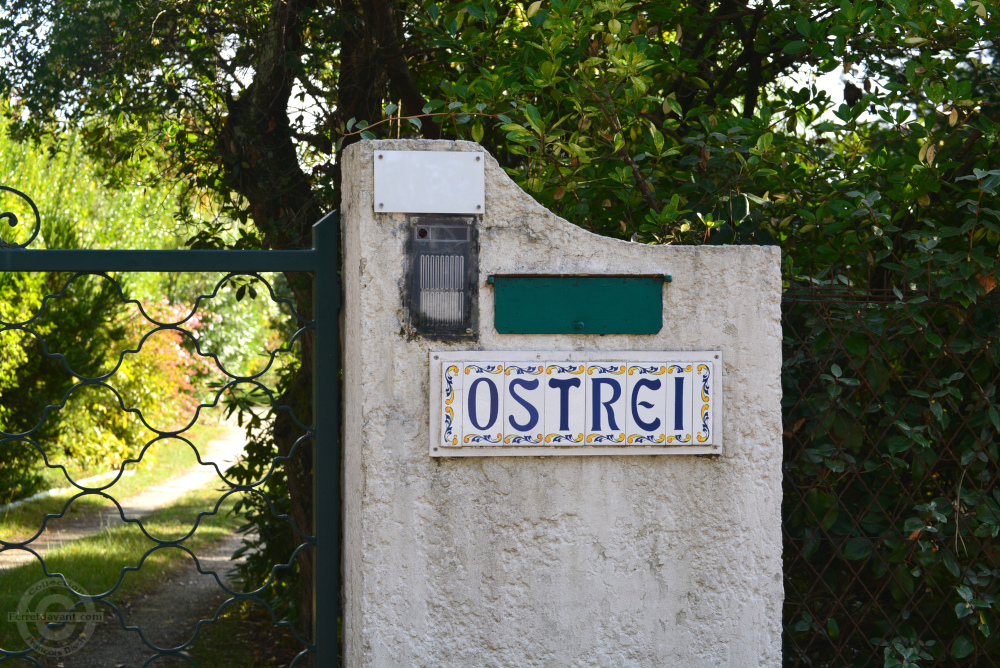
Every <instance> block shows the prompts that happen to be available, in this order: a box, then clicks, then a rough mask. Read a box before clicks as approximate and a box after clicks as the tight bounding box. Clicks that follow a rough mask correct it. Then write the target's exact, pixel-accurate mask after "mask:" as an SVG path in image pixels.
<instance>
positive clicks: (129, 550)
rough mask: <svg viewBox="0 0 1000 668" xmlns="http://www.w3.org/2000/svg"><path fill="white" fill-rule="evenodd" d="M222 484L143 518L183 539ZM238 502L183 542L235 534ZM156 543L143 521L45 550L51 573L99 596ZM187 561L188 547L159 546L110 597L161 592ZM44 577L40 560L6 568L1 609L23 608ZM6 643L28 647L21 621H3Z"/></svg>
mask: <svg viewBox="0 0 1000 668" xmlns="http://www.w3.org/2000/svg"><path fill="white" fill-rule="evenodd" d="M218 487H219V485H218V484H210V485H206V486H205V487H203V488H201V489H199V490H197V491H195V492H192V493H190V494H188V495H187V496H185V497H183V498H182V499H180V500H178V501H177V502H175V503H174V504H173V505H171V506H169V507H167V508H164V509H162V510H158V511H156V512H154V513H152V514H150V515H148V516H147V517H146V518H144V519H143V524H144V526H145V527H146V529H147V531H149V533H151V534H152V535H154V536H156V537H157V538H160V539H162V540H173V539H177V538H180V537H181V536H183V535H185V534H187V532H189V531H190V530H191V527H192V526H193V525H194V522H195V519H196V517H197V515H198V513H199V512H203V511H208V510H211V508H212V507H214V505H215V503H216V502H217V500H218V498H219V496H220V492H219V491H218ZM233 502H235V498H234V497H229V499H227V502H226V503H224V504H223V505H222V506H221V507H220V509H219V513H218V514H217V515H215V516H212V517H210V518H203V519H202V522H201V524H200V525H199V527H198V529H197V531H195V533H194V534H193V535H192V536H191V537H190V538H189V539H188V540H186V541H184V543H183V544H184V545H185V546H186V547H188V548H189V549H191V550H192V551H193V552H195V554H197V553H198V550H199V549H202V548H204V547H206V546H208V545H211V544H212V543H215V542H217V541H220V540H222V539H224V538H225V537H226V536H228V535H230V534H232V533H233V532H234V531H235V530H236V528H237V525H238V521H237V519H236V518H233V517H227V514H228V512H229V510H230V509H231V508H232V505H233ZM154 545H155V543H153V542H152V541H150V540H149V539H148V538H146V537H145V536H144V535H143V534H142V532H141V531H140V530H139V528H138V527H137V526H134V525H122V526H119V527H116V528H114V529H105V530H104V531H102V532H101V533H100V534H97V535H95V536H91V537H89V538H84V539H82V540H78V541H74V542H73V543H70V544H68V545H65V546H63V547H61V548H58V549H56V550H52V551H51V552H49V553H47V554H46V555H45V563H46V565H47V566H48V570H49V572H50V573H62V574H63V575H64V576H65V577H66V578H67V579H68V580H72V581H74V582H75V583H77V584H78V585H79V586H80V588H81V589H82V590H83V591H84V592H85V593H87V594H92V595H96V594H99V593H103V592H105V591H107V590H109V589H111V587H113V586H114V584H115V583H116V582H117V581H118V578H119V576H120V574H121V571H122V568H124V567H126V566H138V565H139V562H140V560H141V558H142V556H143V554H145V553H146V551H147V550H149V549H150V548H152V547H154ZM183 566H192V567H193V562H192V561H191V559H190V557H189V556H188V555H187V554H186V553H185V552H183V551H181V550H179V549H174V548H167V549H160V550H157V551H156V552H154V553H152V554H151V555H149V556H148V557H147V558H146V560H145V562H143V564H142V567H141V568H140V570H138V571H136V572H131V573H128V574H127V575H126V576H125V579H124V581H123V583H122V586H121V587H120V588H119V589H118V590H117V591H116V592H115V593H114V594H113V595H112V596H110V597H109V598H110V600H112V601H114V602H115V603H116V604H120V603H122V602H124V601H129V600H134V599H135V598H137V597H139V596H143V595H145V594H148V593H150V592H152V591H155V590H156V589H157V588H158V586H160V585H161V583H162V581H163V579H164V577H165V576H167V575H168V574H169V573H170V572H171V571H172V570H174V569H177V568H180V567H183ZM44 577H45V574H44V572H43V570H42V568H41V565H40V564H39V563H38V562H37V561H34V562H32V563H30V564H25V565H24V566H21V567H18V568H13V569H11V570H9V571H6V572H4V573H3V576H2V578H3V579H2V586H0V611H2V612H7V611H14V610H17V606H18V602H19V601H20V599H21V596H22V595H23V593H24V592H25V591H26V590H27V589H28V588H29V587H30V586H31V585H32V584H34V583H36V582H38V581H39V580H41V579H43V578H44ZM99 607H100V606H99ZM0 622H4V620H0ZM0 647H3V648H4V649H7V650H10V651H18V650H22V649H24V648H25V644H24V640H23V639H22V638H21V636H20V635H19V633H18V631H17V627H16V625H14V624H8V623H5V622H4V623H0ZM230 665H241V664H230Z"/></svg>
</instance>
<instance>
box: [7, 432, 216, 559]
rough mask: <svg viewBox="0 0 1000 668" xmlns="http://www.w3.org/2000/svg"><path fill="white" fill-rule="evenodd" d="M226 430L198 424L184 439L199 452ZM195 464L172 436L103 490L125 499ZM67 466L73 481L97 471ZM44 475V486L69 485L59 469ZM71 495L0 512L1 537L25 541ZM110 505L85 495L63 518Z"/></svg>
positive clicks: (100, 483) (187, 450) (182, 443)
mask: <svg viewBox="0 0 1000 668" xmlns="http://www.w3.org/2000/svg"><path fill="white" fill-rule="evenodd" d="M225 432H226V428H225V427H216V426H211V425H198V426H195V427H194V428H192V429H191V431H190V432H189V434H188V435H187V438H188V439H189V440H190V441H191V442H193V443H194V444H195V445H196V446H198V448H199V451H202V450H204V447H205V446H206V445H207V444H208V443H209V442H210V441H212V440H215V439H217V438H220V437H221V436H223V435H224V434H225ZM150 455H152V457H150ZM60 463H63V462H60ZM197 463H198V460H197V459H196V457H195V455H194V452H192V450H191V448H190V447H189V446H188V445H187V444H186V443H184V442H183V441H177V440H173V439H171V440H169V441H160V442H159V443H157V444H156V445H154V446H153V447H151V448H150V449H149V450H148V451H147V453H146V456H145V457H144V458H143V461H142V462H140V463H139V464H138V465H137V464H128V465H127V466H126V467H125V471H126V472H128V471H135V473H134V474H133V475H131V476H128V477H122V478H121V479H120V480H119V481H118V482H117V483H115V485H114V486H112V487H110V488H108V489H107V490H105V492H106V493H107V494H110V495H112V496H114V497H115V498H116V499H125V498H128V497H130V496H133V495H135V494H138V493H140V492H142V491H143V490H145V489H147V488H149V487H152V486H153V485H156V484H158V483H161V482H163V481H165V480H167V479H169V478H171V477H173V476H175V475H177V474H178V473H181V472H182V471H184V470H185V469H187V468H189V467H192V466H194V465H196V464H197ZM67 469H68V470H69V473H70V475H72V476H73V478H74V479H75V480H79V479H81V478H85V477H88V476H91V475H95V474H96V473H98V472H96V471H82V470H79V468H77V469H76V470H73V469H71V468H70V466H67ZM46 475H47V476H49V477H50V481H49V484H48V485H47V487H48V488H53V487H69V486H70V485H69V482H67V480H66V478H65V476H64V475H63V474H62V471H61V470H58V469H47V470H46ZM108 482H110V480H108V481H101V482H98V483H93V484H96V485H104V484H107V483H108ZM72 496H73V493H72V492H71V493H67V494H60V495H57V496H50V497H46V498H44V499H39V500H37V501H32V502H31V503H26V504H25V505H23V506H20V507H19V508H14V509H12V510H8V511H6V512H3V513H0V538H3V539H4V540H7V541H18V540H26V539H27V538H30V537H31V536H33V535H34V534H35V532H36V531H38V527H39V526H41V521H42V518H43V517H44V516H45V515H47V514H53V515H58V514H59V513H60V512H62V509H63V506H64V505H65V504H66V501H67V500H68V499H70V498H71V497H72ZM110 507H112V504H111V503H110V502H109V501H107V500H105V499H104V498H103V497H100V496H97V495H87V496H83V497H80V498H79V499H77V500H76V501H74V502H73V504H72V505H71V506H70V507H69V508H68V509H67V510H66V517H75V516H79V515H83V514H87V513H93V512H96V511H98V510H101V509H104V508H110Z"/></svg>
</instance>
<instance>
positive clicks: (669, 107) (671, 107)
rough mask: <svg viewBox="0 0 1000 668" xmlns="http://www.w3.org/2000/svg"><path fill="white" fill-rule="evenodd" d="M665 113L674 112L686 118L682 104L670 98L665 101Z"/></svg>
mask: <svg viewBox="0 0 1000 668" xmlns="http://www.w3.org/2000/svg"><path fill="white" fill-rule="evenodd" d="M663 111H665V112H669V111H672V112H674V113H675V114H677V115H678V116H680V117H682V118H683V117H684V110H683V109H682V108H681V103H680V102H678V101H677V100H675V99H674V98H672V97H668V98H667V99H665V100H664V101H663Z"/></svg>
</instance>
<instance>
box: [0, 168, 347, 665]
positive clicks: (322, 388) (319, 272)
mask: <svg viewBox="0 0 1000 668" xmlns="http://www.w3.org/2000/svg"><path fill="white" fill-rule="evenodd" d="M0 191H6V192H10V193H13V194H15V195H17V196H19V197H21V198H22V199H24V200H25V201H26V202H27V203H28V204H30V205H31V208H32V211H33V212H34V217H35V228H34V232H33V234H32V235H31V237H30V238H29V239H28V241H27V242H25V243H24V244H6V243H3V244H2V245H0V272H26V273H33V272H73V273H75V274H77V275H85V274H97V275H103V276H105V277H107V278H110V277H108V276H107V272H164V273H214V274H218V273H226V274H249V275H257V274H258V273H259V272H275V273H284V272H300V273H311V274H313V320H312V321H311V322H312V325H311V326H310V327H308V328H311V329H312V330H313V331H314V337H315V340H314V346H313V347H314V354H313V388H312V401H313V426H312V429H311V431H312V439H313V535H312V536H311V537H308V538H307V540H306V542H305V543H304V544H303V545H302V546H300V547H299V548H298V549H297V550H296V551H295V553H293V556H292V557H290V559H292V560H294V558H295V556H296V555H297V554H298V551H299V550H301V549H304V548H307V547H309V546H312V548H313V549H314V550H315V555H314V560H313V563H314V567H315V573H314V580H313V596H314V598H313V606H314V626H313V643H311V644H309V643H306V649H305V650H304V651H303V652H302V653H300V654H299V656H298V657H297V658H296V660H295V661H294V662H293V665H294V664H296V663H299V659H301V658H302V657H303V656H304V655H310V654H311V655H313V656H314V664H315V665H316V666H324V667H325V666H337V665H340V656H341V654H340V641H339V634H338V620H339V618H340V616H341V608H342V604H341V574H340V564H341V546H340V535H341V526H342V525H341V498H340V495H341V493H340V487H341V481H340V476H341V470H340V468H341V466H340V464H341V453H340V415H341V400H340V380H339V376H340V374H339V370H340V356H341V349H340V333H339V326H340V323H339V316H340V305H341V292H340V277H339V274H338V270H339V252H340V249H339V245H340V244H339V235H340V225H339V223H340V220H339V218H340V217H339V214H338V212H336V211H334V212H332V213H329V214H327V215H326V216H324V217H323V218H322V219H321V220H320V221H319V222H317V223H316V224H315V225H313V228H312V242H313V247H312V248H311V249H308V250H260V251H236V250H48V249H43V250H29V249H28V248H27V247H28V246H29V245H30V244H31V242H32V241H34V240H35V238H36V237H37V236H38V234H39V232H40V231H41V216H40V215H39V212H38V207H37V206H36V205H35V203H34V202H33V201H32V200H31V198H30V197H28V196H27V195H26V194H24V193H22V192H21V191H19V190H16V189H14V188H10V187H8V186H3V185H0ZM5 220H6V221H7V222H8V223H9V224H10V226H11V227H13V226H14V225H16V224H17V223H18V219H17V217H16V216H15V215H13V214H11V213H6V212H0V223H3V222H4V221H5ZM258 278H261V277H259V276H258ZM71 280H72V279H71ZM111 280H112V281H114V279H111ZM261 280H265V279H263V278H261ZM116 283H117V282H116ZM265 283H266V281H265ZM42 309H44V303H43V306H42ZM195 311H197V307H196V309H195ZM40 313H41V310H40V311H39V312H38V314H40ZM38 314H36V317H37V315H38ZM296 315H298V314H296ZM189 317H190V316H189ZM299 317H300V318H301V316H299ZM147 319H148V318H147ZM2 329H8V328H7V327H3V328H2ZM304 329H306V328H303V331H304ZM123 356H124V353H123ZM115 370H116V371H117V367H116V369H115ZM113 373H114V372H112V374H110V375H113ZM82 384H94V383H92V382H87V381H83V383H82ZM75 387H76V386H74V389H75ZM71 392H72V390H71ZM67 396H68V395H67ZM320 406H322V407H323V408H324V409H323V410H320V409H319V407H320ZM274 408H278V406H274ZM289 410H291V409H289ZM199 411H200V408H199ZM140 415H141V414H140ZM196 415H197V414H196ZM293 415H294V414H293ZM42 423H44V418H43V420H42ZM40 425H41V423H40V424H39V426H40ZM307 429H308V428H307ZM185 431H186V430H185ZM11 436H23V435H16V434H6V433H4V432H0V442H2V441H5V440H8V439H9V438H10V437H11ZM308 436H309V433H308V430H307V434H306V436H303V437H302V439H305V438H307V437H308ZM302 439H300V440H302ZM199 459H200V453H199ZM123 466H124V465H123ZM122 470H124V468H122ZM217 470H218V468H217ZM115 482H117V479H116V481H115ZM320 483H322V484H320ZM112 484H113V483H112ZM230 486H231V487H232V490H231V491H238V490H239V489H240V486H235V487H234V486H232V485H230ZM78 487H79V486H78ZM80 489H81V490H84V489H85V488H83V487H81V488H80ZM112 500H114V499H112ZM116 504H117V502H116ZM63 511H64V512H65V508H64V509H63ZM119 511H121V509H120V507H119ZM49 517H52V515H47V516H46V518H45V521H46V522H47V521H48V518H49ZM140 522H141V521H140ZM196 526H197V525H196ZM41 530H44V523H43V526H42V529H41ZM41 530H40V532H39V534H36V536H35V537H34V538H32V539H30V540H29V541H26V543H30V542H32V541H34V540H35V539H37V537H38V536H39V535H40V533H41ZM187 537H188V536H185V537H184V538H183V539H179V540H177V541H163V542H167V543H170V542H182V541H183V540H185V539H186V538H187ZM19 545H22V546H23V545H24V543H20V544H14V543H7V542H3V541H0V552H2V551H6V550H8V549H17V546H19ZM154 549H155V548H154ZM36 556H37V557H38V558H39V560H40V561H41V563H42V566H43V568H44V569H45V571H46V574H47V575H48V569H47V568H45V564H44V559H43V558H42V557H41V556H40V555H38V554H37V553H36ZM290 563H291V562H290ZM199 570H200V567H199ZM216 577H218V576H217V574H216ZM116 588H117V586H116ZM116 588H115V589H116ZM115 589H112V590H111V591H112V592H113V591H114V590H115ZM109 593H110V592H109ZM79 598H81V600H82V601H87V600H90V601H94V600H97V601H100V602H103V603H108V604H109V605H112V606H113V605H114V604H110V603H109V602H107V601H102V600H101V598H100V597H91V596H80V597H79ZM246 598H247V597H246V596H234V597H232V598H230V599H229V600H227V601H226V602H225V603H223V605H222V606H220V608H219V610H221V609H222V608H223V607H225V606H226V605H228V604H229V603H231V602H233V601H237V600H245V599H246ZM116 609H117V608H116ZM119 620H120V621H121V623H122V626H123V628H124V620H123V619H122V618H121V617H120V616H119ZM200 626H201V624H200V623H199V628H200ZM197 635H198V634H197V633H196V634H195V636H194V637H195V638H197ZM140 638H142V640H143V642H144V643H145V644H146V645H147V646H149V647H150V649H153V650H154V651H156V652H157V654H156V656H155V657H153V658H158V657H161V656H170V655H175V656H177V655H179V654H178V653H179V652H180V651H183V649H184V648H186V645H185V647H182V648H174V649H173V650H162V649H160V648H157V647H155V646H152V645H150V643H149V642H148V641H146V639H145V637H144V636H143V635H142V633H141V629H140ZM31 651H33V650H26V651H25V652H18V653H14V654H7V653H3V652H0V663H3V662H5V661H6V660H7V659H9V658H13V657H16V656H25V655H26V654H27V653H29V652H31ZM184 658H186V657H184ZM150 660H152V659H150ZM188 661H189V662H190V659H188Z"/></svg>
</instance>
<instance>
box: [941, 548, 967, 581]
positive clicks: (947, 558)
mask: <svg viewBox="0 0 1000 668" xmlns="http://www.w3.org/2000/svg"><path fill="white" fill-rule="evenodd" d="M941 561H942V563H944V567H945V568H947V569H948V572H949V573H951V574H952V575H953V576H954V577H956V578H957V577H958V576H959V575H961V573H962V571H961V569H959V567H958V562H956V561H955V557H953V556H951V552H945V553H944V557H943V558H942V559H941Z"/></svg>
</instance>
